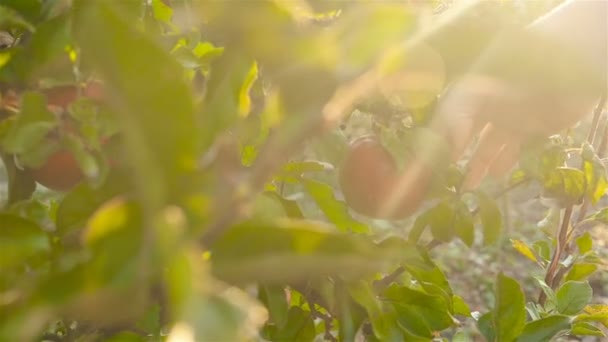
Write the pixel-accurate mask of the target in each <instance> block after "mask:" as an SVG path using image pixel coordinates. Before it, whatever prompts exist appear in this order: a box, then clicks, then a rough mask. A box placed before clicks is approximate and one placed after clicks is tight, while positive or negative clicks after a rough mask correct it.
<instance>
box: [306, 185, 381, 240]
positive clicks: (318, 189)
mask: <svg viewBox="0 0 608 342" xmlns="http://www.w3.org/2000/svg"><path fill="white" fill-rule="evenodd" d="M302 182H303V184H304V187H305V188H306V191H308V193H309V194H310V195H311V196H312V198H313V199H314V200H315V202H316V203H317V205H318V206H319V208H320V209H321V211H323V213H324V214H325V216H327V218H328V219H329V221H330V222H332V223H333V224H335V225H336V227H338V229H340V230H342V231H347V232H348V231H350V232H355V233H367V232H369V227H367V226H366V225H365V224H363V223H361V222H359V221H356V220H355V219H353V218H352V217H351V216H350V214H349V211H348V206H347V205H346V203H344V202H342V201H339V200H337V199H336V197H335V196H334V189H333V188H332V187H331V186H330V185H328V184H325V183H321V182H319V181H316V180H313V179H303V180H302Z"/></svg>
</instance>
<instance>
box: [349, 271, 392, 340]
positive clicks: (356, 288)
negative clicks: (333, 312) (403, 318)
mask: <svg viewBox="0 0 608 342" xmlns="http://www.w3.org/2000/svg"><path fill="white" fill-rule="evenodd" d="M348 293H349V294H350V295H351V296H352V298H353V300H354V301H355V302H357V303H358V304H359V305H361V306H362V307H364V308H365V310H366V311H367V315H368V319H369V321H370V323H371V325H372V329H373V331H374V335H375V337H376V338H378V339H379V340H381V341H386V340H391V341H392V340H395V339H398V338H400V337H401V334H400V332H399V329H398V328H397V315H396V314H395V312H394V311H392V310H389V309H387V308H385V307H384V305H383V303H382V301H381V299H379V298H378V296H377V295H376V294H375V293H374V292H373V291H372V288H371V286H370V285H369V284H366V283H365V282H363V281H359V282H356V283H355V284H353V285H352V286H350V287H349V289H348Z"/></svg>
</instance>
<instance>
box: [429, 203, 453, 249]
mask: <svg viewBox="0 0 608 342" xmlns="http://www.w3.org/2000/svg"><path fill="white" fill-rule="evenodd" d="M429 215H430V219H429V221H428V224H429V226H430V227H431V233H432V234H433V237H434V238H435V239H437V240H439V241H442V242H448V241H451V240H452V238H453V237H454V233H455V232H454V227H453V223H454V221H455V214H454V210H453V209H452V207H451V206H450V205H449V204H448V203H446V202H442V203H439V204H438V205H437V206H435V207H434V208H432V209H431V210H429Z"/></svg>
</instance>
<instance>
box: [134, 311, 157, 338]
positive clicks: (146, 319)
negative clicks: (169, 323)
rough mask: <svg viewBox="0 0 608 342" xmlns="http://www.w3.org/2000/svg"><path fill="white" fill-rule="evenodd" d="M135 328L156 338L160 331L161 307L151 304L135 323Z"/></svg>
mask: <svg viewBox="0 0 608 342" xmlns="http://www.w3.org/2000/svg"><path fill="white" fill-rule="evenodd" d="M137 327H138V328H139V329H142V330H143V331H145V332H147V333H149V334H152V335H153V336H158V335H159V334H160V329H161V307H160V305H158V304H153V305H152V306H151V307H150V308H149V309H148V310H147V311H146V313H145V314H144V315H143V317H142V318H141V319H140V320H139V321H138V322H137Z"/></svg>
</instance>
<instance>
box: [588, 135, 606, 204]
mask: <svg viewBox="0 0 608 342" xmlns="http://www.w3.org/2000/svg"><path fill="white" fill-rule="evenodd" d="M582 157H583V172H584V173H585V180H586V182H587V197H588V198H589V199H590V200H591V203H592V204H596V203H597V202H598V201H599V200H600V199H601V198H602V197H603V196H604V194H605V193H606V190H607V189H608V178H607V177H606V168H605V167H604V164H603V163H602V161H601V160H600V158H599V157H598V156H597V154H596V153H595V151H593V147H592V146H591V145H590V144H588V143H585V144H584V145H583V152H582Z"/></svg>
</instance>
